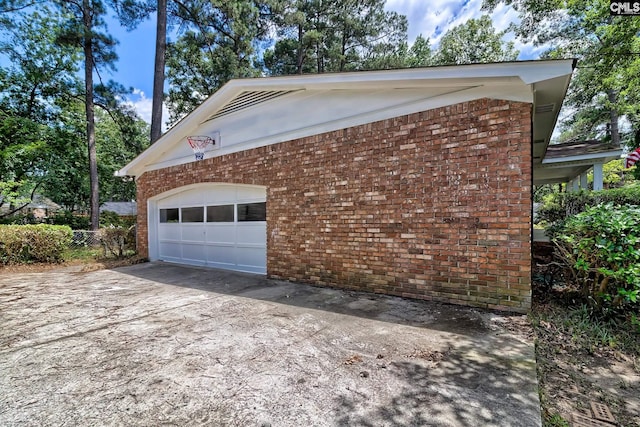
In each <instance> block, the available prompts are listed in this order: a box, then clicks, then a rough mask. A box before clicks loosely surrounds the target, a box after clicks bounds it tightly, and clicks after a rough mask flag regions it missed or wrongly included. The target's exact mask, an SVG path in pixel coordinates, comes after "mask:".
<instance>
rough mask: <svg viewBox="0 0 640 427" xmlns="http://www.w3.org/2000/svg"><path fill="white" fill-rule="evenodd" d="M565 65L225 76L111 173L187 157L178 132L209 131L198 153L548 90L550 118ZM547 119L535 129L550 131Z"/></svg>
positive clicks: (568, 63)
mask: <svg viewBox="0 0 640 427" xmlns="http://www.w3.org/2000/svg"><path fill="white" fill-rule="evenodd" d="M572 70H573V60H552V61H526V62H509V63H495V64H472V65H465V66H446V67H428V68H413V69H403V70H391V71H372V72H353V73H337V74H317V75H302V76H286V77H269V78H257V79H246V80H232V81H230V82H228V83H227V84H226V85H225V86H223V87H222V88H221V89H220V90H218V92H216V93H215V94H214V95H212V96H211V97H210V98H209V99H207V100H206V101H205V102H204V103H203V104H202V105H201V106H200V107H198V108H197V109H196V110H194V111H193V112H192V113H191V114H189V115H188V116H187V117H185V118H184V119H183V120H181V121H180V122H179V123H178V124H176V125H175V126H174V127H173V128H172V129H170V130H169V131H168V132H167V133H166V134H165V135H163V136H162V138H160V140H158V141H157V142H156V143H155V144H153V145H152V146H151V147H149V148H148V149H147V150H146V151H145V152H143V153H142V154H140V155H139V156H138V157H136V158H135V159H134V160H133V161H132V162H130V163H129V164H128V165H127V166H125V167H124V168H123V169H121V170H120V171H118V172H117V173H116V174H117V175H120V176H124V175H134V176H139V175H141V174H142V173H144V172H145V171H147V170H153V169H158V168H164V167H167V166H173V165H177V164H182V163H187V162H190V161H192V160H193V154H192V152H191V151H190V149H189V148H188V146H187V144H186V143H185V138H186V137H187V136H189V135H202V134H207V132H211V131H214V130H215V131H220V134H221V148H220V149H218V150H215V151H212V152H209V153H207V155H206V157H209V156H219V155H223V154H228V153H231V152H237V151H242V150H246V149H250V148H254V147H259V146H264V145H269V144H274V143H278V142H282V141H287V140H291V139H295V138H301V137H305V136H309V135H313V134H317V133H322V132H328V131H331V130H337V129H341V128H345V127H351V126H357V125H360V124H365V123H370V122H374V121H378V120H384V119H386V118H391V117H396V116H400V115H404V114H410V113H413V112H418V111H425V110H429V109H432V108H438V107H442V106H446V105H452V104H456V103H459V102H465V101H469V100H474V99H480V98H492V99H504V100H511V101H521V102H531V103H533V102H537V101H536V100H538V101H540V100H541V99H538V98H543V97H542V96H540V95H541V94H542V93H544V94H545V95H551V94H552V93H553V95H554V96H551V98H553V99H551V101H549V102H547V101H548V100H547V98H548V97H549V96H544V98H545V99H544V101H545V102H544V103H545V104H547V103H555V104H556V105H555V106H554V108H553V110H554V113H556V114H553V113H551V114H548V115H549V116H551V117H553V118H555V117H556V116H557V110H558V109H559V106H560V105H561V103H562V100H563V98H564V94H565V91H566V85H567V84H568V81H569V79H570V76H571V73H572ZM540 82H548V83H549V84H546V85H542V86H540V84H539V83H540ZM534 87H537V88H539V89H543V88H544V90H538V91H537V92H536V91H535V90H534V89H533V88H534ZM555 88H557V90H553V89H555ZM548 89H552V90H551V91H549V90H548ZM534 93H537V94H538V95H536V96H535V98H534ZM545 115H546V114H545ZM534 121H535V120H534ZM554 123H555V120H551V121H549V122H547V121H545V120H539V122H538V125H539V126H538V129H537V130H538V131H540V130H544V133H545V134H546V133H548V134H549V135H550V133H551V131H552V127H553V124H554ZM542 125H544V126H542ZM549 126H551V127H550V128H549V129H547V128H548V127H549ZM534 127H535V126H534ZM534 133H536V132H535V131H534ZM545 139H546V138H545Z"/></svg>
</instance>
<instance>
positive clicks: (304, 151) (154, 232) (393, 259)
mask: <svg viewBox="0 0 640 427" xmlns="http://www.w3.org/2000/svg"><path fill="white" fill-rule="evenodd" d="M573 65H574V64H573V61H568V60H562V61H532V62H513V63H500V64H484V65H467V66H454V67H433V68H422V69H410V70H393V71H378V72H359V73H345V74H327V75H310V76H293V77H280V78H263V79H249V80H235V81H232V82H229V83H228V84H227V85H225V86H224V87H223V88H222V89H220V90H219V91H218V92H217V93H216V94H214V95H213V96H212V97H211V98H209V99H208V100H207V101H205V102H204V103H203V104H202V105H201V106H200V107H199V108H198V109H196V110H195V111H194V112H193V113H191V114H190V115H189V116H187V117H186V118H185V119H183V120H182V121H181V122H180V123H178V124H177V125H176V126H175V127H174V128H172V129H171V130H170V131H169V132H167V133H166V134H165V135H164V136H163V137H162V139H161V140H159V141H158V142H157V143H156V144H154V145H153V146H152V147H151V148H149V149H148V150H147V151H145V152H144V153H143V154H141V155H140V156H139V157H138V158H136V159H135V160H134V161H132V162H131V163H130V164H129V165H127V166H126V167H125V168H123V169H122V170H121V171H119V174H120V175H133V176H135V177H136V180H137V185H138V249H139V252H140V253H141V254H143V255H147V256H149V258H150V259H151V260H165V261H172V262H180V263H187V264H194V265H207V266H212V267H218V268H228V269H233V270H240V271H250V272H256V273H261V274H266V275H267V276H269V277H273V278H281V279H287V280H292V281H296V282H304V283H312V284H319V285H326V286H335V287H341V288H348V289H355V290H364V291H370V292H376V293H385V294H389V295H399V296H404V297H410V298H420V299H433V300H437V301H446V302H451V303H457V304H465V305H471V306H479V307H487V308H497V309H506V310H512V311H526V310H528V309H529V307H530V303H531V226H532V221H531V219H532V213H531V212H532V198H531V195H532V184H533V174H534V170H535V168H536V167H537V166H539V165H540V163H541V159H542V158H543V157H544V152H545V150H546V146H547V145H548V143H549V139H550V137H551V133H552V131H553V127H554V125H555V122H556V119H557V114H558V110H559V108H560V106H561V104H562V100H563V97H564V95H565V92H566V88H567V85H568V82H569V79H570V76H571V72H572V69H573ZM194 135H205V136H212V137H213V139H214V140H215V144H212V145H209V146H207V149H206V152H205V154H204V159H203V160H197V161H196V160H194V156H193V153H192V152H191V150H190V147H189V146H188V144H187V142H186V138H187V137H189V136H194Z"/></svg>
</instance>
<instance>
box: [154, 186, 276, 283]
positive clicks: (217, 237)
mask: <svg viewBox="0 0 640 427" xmlns="http://www.w3.org/2000/svg"><path fill="white" fill-rule="evenodd" d="M266 198H267V196H266V188H265V187H261V186H252V185H238V184H210V183H208V184H195V185H189V186H185V187H182V188H178V189H175V190H172V191H170V192H167V193H163V194H161V195H159V196H156V197H154V198H153V199H150V200H149V202H148V223H149V258H150V259H151V260H162V261H170V262H176V263H181V264H190V265H201V266H209V267H217V268H224V269H227V270H236V271H246V272H251V273H259V274H266V272H267V222H266Z"/></svg>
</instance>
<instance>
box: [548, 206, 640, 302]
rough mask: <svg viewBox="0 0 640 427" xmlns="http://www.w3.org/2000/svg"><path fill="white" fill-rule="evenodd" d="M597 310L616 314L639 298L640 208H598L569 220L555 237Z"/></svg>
mask: <svg viewBox="0 0 640 427" xmlns="http://www.w3.org/2000/svg"><path fill="white" fill-rule="evenodd" d="M554 243H555V244H556V246H557V248H558V253H559V255H560V256H561V257H562V258H563V259H564V261H565V262H566V263H567V265H568V266H569V267H570V269H571V272H572V274H573V279H574V281H575V283H576V284H577V285H578V286H579V287H580V289H581V291H582V292H583V294H584V295H585V296H586V297H587V298H588V299H589V301H590V302H591V303H592V305H593V306H594V307H596V308H597V309H599V310H601V311H608V310H614V311H618V310H621V309H625V308H627V307H629V306H635V307H637V304H638V302H639V299H640V295H639V293H640V206H636V205H626V206H616V205H614V204H613V203H606V204H599V205H597V206H594V207H590V208H587V209H586V210H585V211H584V212H580V213H578V214H576V215H574V216H572V217H569V218H568V219H567V220H566V221H565V222H564V225H563V227H562V229H561V230H559V232H558V234H557V235H556V237H555V239H554Z"/></svg>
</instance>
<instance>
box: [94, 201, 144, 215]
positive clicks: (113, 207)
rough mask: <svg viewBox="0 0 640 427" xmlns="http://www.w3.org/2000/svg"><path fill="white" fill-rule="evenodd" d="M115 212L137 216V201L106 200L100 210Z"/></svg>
mask: <svg viewBox="0 0 640 427" xmlns="http://www.w3.org/2000/svg"><path fill="white" fill-rule="evenodd" d="M107 211H108V212H115V213H117V214H118V215H120V216H135V215H137V213H138V205H137V204H136V202H104V203H103V204H102V205H100V212H107Z"/></svg>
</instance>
